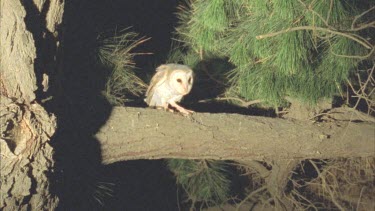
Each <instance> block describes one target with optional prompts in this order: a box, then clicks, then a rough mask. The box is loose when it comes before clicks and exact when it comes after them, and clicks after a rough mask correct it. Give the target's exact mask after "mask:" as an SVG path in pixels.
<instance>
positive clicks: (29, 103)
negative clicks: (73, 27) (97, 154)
mask: <svg viewBox="0 0 375 211" xmlns="http://www.w3.org/2000/svg"><path fill="white" fill-rule="evenodd" d="M63 9H64V0H50V1H45V0H34V1H20V0H2V1H0V26H1V30H0V70H1V75H0V94H1V95H0V100H1V101H0V126H1V128H0V133H1V137H0V149H1V153H0V157H1V163H0V176H1V183H0V185H1V188H0V190H1V191H0V195H1V197H0V209H1V210H54V209H55V207H56V206H57V203H58V198H57V197H56V196H55V195H54V194H53V193H52V190H51V184H50V182H49V180H48V179H49V178H48V177H49V175H50V174H51V173H52V172H53V167H54V161H53V158H52V155H53V148H52V147H51V146H50V145H49V140H50V138H51V136H52V135H53V134H54V132H55V129H56V118H55V116H54V115H52V114H49V113H48V112H47V111H46V110H45V108H44V107H43V106H42V105H41V104H40V103H39V102H40V101H41V100H42V99H41V97H42V96H43V95H48V94H50V93H49V92H48V82H49V80H48V79H49V74H50V73H52V72H53V71H54V69H53V67H56V64H57V59H58V58H57V57H56V55H57V52H58V45H59V30H58V26H59V25H60V24H61V22H62V16H63ZM42 91H43V92H44V93H43V92H42Z"/></svg>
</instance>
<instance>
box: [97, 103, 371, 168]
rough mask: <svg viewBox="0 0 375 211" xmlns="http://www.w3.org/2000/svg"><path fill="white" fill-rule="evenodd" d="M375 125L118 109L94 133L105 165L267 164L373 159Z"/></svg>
mask: <svg viewBox="0 0 375 211" xmlns="http://www.w3.org/2000/svg"><path fill="white" fill-rule="evenodd" d="M374 129H375V124H374V123H367V122H361V123H358V122H349V121H338V122H334V123H333V122H329V123H319V124H313V123H311V122H306V121H305V122H302V121H296V120H294V121H292V120H285V119H277V118H266V117H256V116H245V115H239V114H223V113H222V114H209V113H195V114H193V116H191V117H183V116H181V115H179V114H173V113H168V112H164V111H161V110H156V109H144V108H128V107H114V109H113V111H112V114H111V116H110V117H109V119H108V121H107V123H106V124H105V125H103V127H102V128H101V129H100V130H99V131H98V133H97V134H96V138H97V139H98V140H99V142H100V144H101V150H102V162H103V163H104V164H109V163H113V162H117V161H124V160H134V159H161V158H182V159H220V160H264V159H266V158H272V159H301V158H302V159H308V158H317V159H322V158H336V157H368V156H375V152H374V148H375V141H374Z"/></svg>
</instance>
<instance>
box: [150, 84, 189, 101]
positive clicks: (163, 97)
mask: <svg viewBox="0 0 375 211" xmlns="http://www.w3.org/2000/svg"><path fill="white" fill-rule="evenodd" d="M182 97H183V95H181V94H178V93H176V91H174V90H173V89H172V88H171V87H170V86H169V84H168V83H167V81H164V82H163V83H161V84H157V86H153V87H152V89H150V90H149V91H148V92H147V95H146V98H145V102H146V103H147V104H148V105H149V106H157V107H158V106H160V107H163V106H164V104H165V103H170V102H172V101H173V102H180V101H181V99H182Z"/></svg>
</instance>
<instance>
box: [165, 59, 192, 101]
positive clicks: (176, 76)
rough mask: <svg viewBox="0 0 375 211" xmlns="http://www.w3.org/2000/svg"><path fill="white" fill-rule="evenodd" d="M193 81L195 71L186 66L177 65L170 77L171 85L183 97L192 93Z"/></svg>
mask: <svg viewBox="0 0 375 211" xmlns="http://www.w3.org/2000/svg"><path fill="white" fill-rule="evenodd" d="M193 81H194V78H193V71H192V70H191V69H190V68H189V67H187V66H185V65H176V66H175V67H174V68H173V70H172V71H171V74H170V76H169V85H170V86H171V87H172V88H173V89H174V90H175V91H176V92H177V93H178V94H181V95H186V94H188V93H189V92H190V90H191V88H192V87H193Z"/></svg>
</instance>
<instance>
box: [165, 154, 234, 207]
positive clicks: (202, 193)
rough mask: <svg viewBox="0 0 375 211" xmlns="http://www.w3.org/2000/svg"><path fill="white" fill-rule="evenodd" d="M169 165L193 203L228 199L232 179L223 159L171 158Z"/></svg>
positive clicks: (208, 202)
mask: <svg viewBox="0 0 375 211" xmlns="http://www.w3.org/2000/svg"><path fill="white" fill-rule="evenodd" d="M168 167H169V169H170V170H171V171H172V172H173V173H174V174H175V176H176V180H177V183H178V184H179V185H181V186H182V187H183V189H184V190H185V191H186V193H187V194H188V199H189V200H191V201H192V202H193V204H194V203H195V202H203V203H205V204H207V205H213V204H221V203H224V202H226V201H227V200H228V193H229V192H230V180H229V179H228V178H227V172H226V170H225V169H226V164H225V163H224V162H223V161H210V160H181V159H169V160H168Z"/></svg>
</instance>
